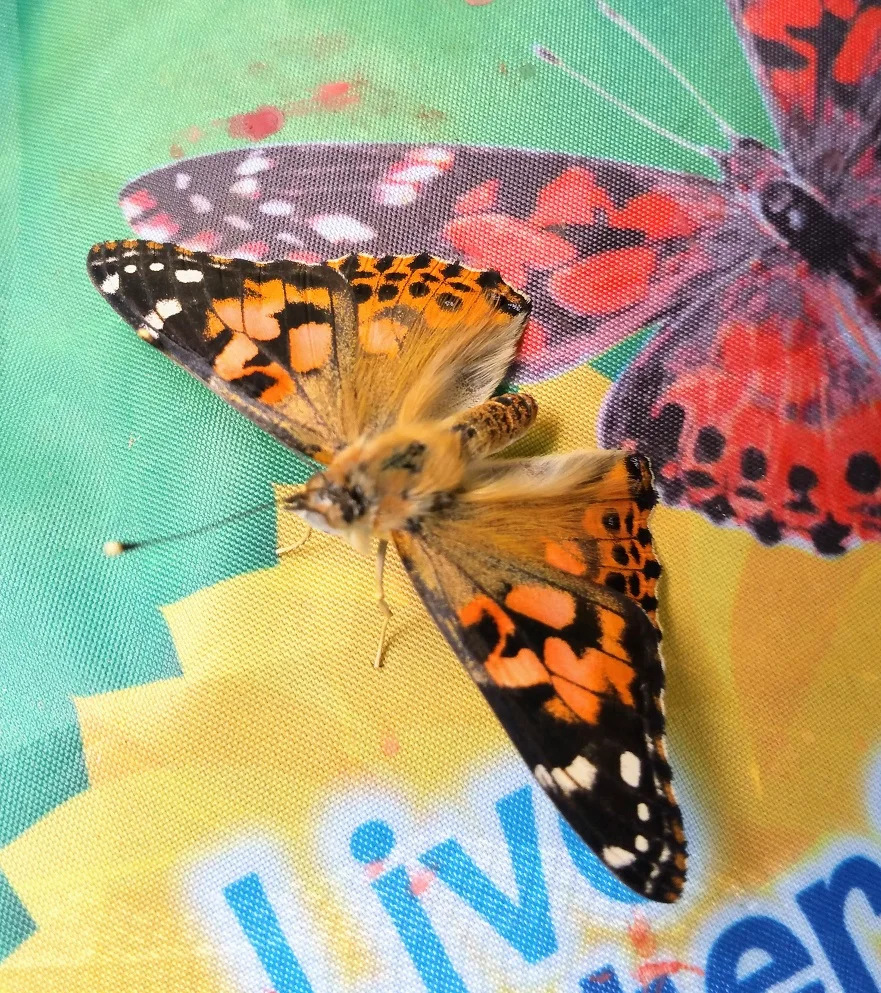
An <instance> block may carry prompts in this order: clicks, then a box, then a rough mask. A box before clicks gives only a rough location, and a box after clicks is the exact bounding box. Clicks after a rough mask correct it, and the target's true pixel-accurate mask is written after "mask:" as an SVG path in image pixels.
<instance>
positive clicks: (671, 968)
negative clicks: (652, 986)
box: [633, 959, 704, 986]
mask: <svg viewBox="0 0 881 993" xmlns="http://www.w3.org/2000/svg"><path fill="white" fill-rule="evenodd" d="M677 972H692V973H694V975H696V976H702V975H703V974H704V970H703V969H701V968H700V966H697V965H689V964H688V963H687V962H680V961H679V959H672V960H671V961H669V962H646V963H645V965H641V966H639V967H638V968H637V969H635V970H634V972H633V975H634V976H635V977H636V981H637V982H638V983H639V985H640V986H647V985H648V984H649V983H651V982H654V980H656V979H660V978H661V977H663V976H675V975H676V973H677Z"/></svg>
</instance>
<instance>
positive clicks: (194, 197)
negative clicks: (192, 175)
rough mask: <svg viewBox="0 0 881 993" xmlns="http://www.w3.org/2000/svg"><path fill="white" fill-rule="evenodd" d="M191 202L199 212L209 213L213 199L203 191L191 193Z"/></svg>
mask: <svg viewBox="0 0 881 993" xmlns="http://www.w3.org/2000/svg"><path fill="white" fill-rule="evenodd" d="M190 203H191V204H192V205H193V210H195V212H196V213H197V214H207V213H209V212H210V211H211V201H210V200H209V199H208V197H205V196H202V194H201V193H192V194H190Z"/></svg>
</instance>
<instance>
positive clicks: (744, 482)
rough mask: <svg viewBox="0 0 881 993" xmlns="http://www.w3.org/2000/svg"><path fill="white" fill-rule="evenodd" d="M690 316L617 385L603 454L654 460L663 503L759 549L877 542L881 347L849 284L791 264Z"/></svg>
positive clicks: (744, 282) (831, 549) (605, 422)
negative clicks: (751, 538) (616, 451)
mask: <svg viewBox="0 0 881 993" xmlns="http://www.w3.org/2000/svg"><path fill="white" fill-rule="evenodd" d="M688 318H689V319H690V321H691V323H690V325H685V326H683V325H682V324H681V323H676V322H672V323H671V324H670V325H668V326H667V327H665V328H664V329H663V331H662V332H661V333H660V334H659V335H658V336H657V337H656V338H655V339H654V340H653V341H652V342H651V344H650V345H649V347H648V348H647V349H645V351H644V352H643V353H642V354H641V355H640V356H638V358H637V359H636V360H635V361H634V362H633V363H632V364H631V365H630V367H628V369H627V370H626V371H625V373H624V374H623V375H622V377H621V378H620V379H619V380H618V382H617V383H616V384H615V385H614V386H613V388H612V390H611V391H610V393H609V394H608V395H607V397H606V399H605V401H604V404H603V408H602V411H601V417H600V429H599V430H600V441H601V444H604V445H609V446H624V447H628V448H634V449H636V450H639V451H644V452H646V453H648V454H649V455H650V457H651V459H652V465H653V467H654V469H655V472H656V478H657V482H658V486H659V489H660V491H661V494H662V496H663V498H664V500H665V502H666V503H668V504H671V505H674V506H675V505H680V506H685V507H690V508H691V509H694V510H698V511H700V512H701V513H703V514H704V515H705V516H706V517H707V518H708V519H709V520H711V521H712V522H713V523H715V524H721V525H725V524H728V525H732V524H737V525H740V526H744V527H746V528H748V529H749V530H750V531H751V532H752V533H753V534H754V535H755V536H756V537H757V538H758V539H759V540H760V541H762V542H763V543H765V544H768V545H773V544H776V543H778V542H780V541H781V540H789V541H795V542H796V543H799V544H803V545H805V546H807V547H809V548H812V549H813V550H815V551H817V552H818V553H820V554H823V555H838V554H841V553H842V552H844V551H845V550H846V549H847V548H849V547H852V546H853V545H854V544H857V543H859V542H860V541H877V540H879V539H881V367H879V363H878V355H877V349H878V348H879V346H881V339H879V335H878V329H877V327H876V326H874V325H873V322H871V321H870V320H869V319H868V318H867V315H866V313H865V311H864V309H863V308H862V307H861V306H859V305H858V304H857V303H856V302H855V299H854V296H853V294H852V293H851V292H850V291H849V288H847V287H845V286H843V285H841V284H840V281H839V280H838V278H837V277H835V276H833V275H826V276H825V277H824V276H822V275H819V274H817V273H812V272H809V271H806V267H805V266H804V265H802V264H798V263H797V262H789V263H785V264H780V265H777V266H775V267H773V268H768V269H765V270H761V269H758V270H752V271H750V272H749V273H747V274H745V275H744V276H742V277H741V278H740V279H739V280H737V281H735V282H734V283H733V284H732V285H731V286H730V287H727V288H726V289H725V291H724V292H723V293H721V294H720V296H719V298H718V299H716V300H711V299H710V300H707V301H706V302H705V304H704V306H703V307H701V308H700V309H697V310H695V311H694V312H693V313H691V314H689V315H688Z"/></svg>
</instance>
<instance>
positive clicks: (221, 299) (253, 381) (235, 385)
mask: <svg viewBox="0 0 881 993" xmlns="http://www.w3.org/2000/svg"><path fill="white" fill-rule="evenodd" d="M88 270H89V276H90V277H91V279H92V282H93V283H94V284H95V286H96V287H97V289H98V290H99V292H100V293H101V295H102V296H103V297H104V299H105V300H107V301H108V303H110V305H111V306H112V307H113V308H114V310H116V312H117V313H118V314H119V315H120V316H121V317H123V318H124V319H125V320H126V321H127V322H128V323H129V324H131V325H132V326H133V327H134V328H135V329H136V330H137V332H138V334H139V335H140V337H141V338H143V339H144V341H147V342H149V343H150V344H151V345H153V346H155V347H156V348H158V349H159V350H160V351H163V352H165V353H166V354H167V355H168V356H169V357H170V358H172V359H174V360H175V361H176V362H177V363H179V364H180V365H181V366H183V367H184V368H185V369H186V370H187V371H188V372H190V373H192V374H193V375H194V376H196V377H197V378H198V379H200V380H202V382H203V383H205V384H206V385H207V386H209V387H210V388H211V389H212V390H214V391H215V392H216V393H218V394H219V395H220V396H222V397H223V398H224V399H225V400H227V401H228V402H229V403H230V404H232V406H234V407H236V408H237V409H238V410H239V411H241V412H242V413H243V414H245V416H247V417H249V418H250V419H251V420H253V421H255V422H256V423H257V424H258V425H259V426H260V427H262V428H264V429H265V430H266V431H268V432H269V433H271V434H272V435H274V436H275V437H276V438H278V440H279V441H281V442H282V443H283V444H285V445H287V446H288V447H290V448H293V449H295V450H296V451H299V452H302V453H304V454H306V455H310V456H313V457H315V458H318V459H319V460H320V461H325V462H326V461H329V459H330V457H331V456H332V453H333V452H334V451H335V450H336V449H337V448H339V447H340V446H341V445H342V444H343V443H344V442H345V441H346V440H347V436H348V434H349V433H350V432H351V430H352V427H351V426H350V425H349V424H347V419H350V416H349V415H348V412H347V410H346V409H345V393H344V391H343V390H342V376H341V369H340V362H339V354H338V353H339V350H340V348H341V346H342V347H346V339H347V338H350V339H353V338H354V336H355V331H354V327H355V320H356V315H355V310H354V301H353V299H352V294H351V289H350V287H349V286H348V284H347V283H346V281H345V279H344V278H343V277H342V276H340V275H339V273H337V272H335V271H334V270H332V269H329V268H328V267H326V266H312V265H306V264H303V263H298V262H269V263H265V264H264V263H257V262H250V261H247V260H245V259H228V258H221V257H219V256H215V255H208V254H206V253H204V252H190V251H188V250H187V249H184V248H180V247H178V246H176V245H169V244H161V243H159V242H151V241H136V240H130V241H117V242H112V241H111V242H105V243H104V244H101V245H95V246H94V247H93V248H92V250H91V252H90V253H89V258H88Z"/></svg>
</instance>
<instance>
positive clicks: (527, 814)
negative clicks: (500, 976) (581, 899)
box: [419, 786, 557, 964]
mask: <svg viewBox="0 0 881 993" xmlns="http://www.w3.org/2000/svg"><path fill="white" fill-rule="evenodd" d="M496 811H497V813H498V816H499V821H500V822H501V825H502V832H503V833H504V836H505V841H506V843H507V846H508V852H509V854H510V856H511V866H512V868H513V870H514V880H515V882H516V884H517V894H518V897H519V903H514V901H513V900H511V899H510V897H508V896H506V895H505V894H504V893H503V892H502V891H501V890H500V889H499V888H498V887H497V886H496V885H495V884H494V883H493V882H491V881H490V879H489V878H488V877H487V876H486V874H485V873H484V872H482V871H481V870H480V869H479V868H478V867H477V865H476V864H475V863H474V860H473V859H472V858H471V857H470V856H469V855H466V854H465V851H464V850H463V848H462V846H461V845H460V844H459V842H458V841H455V840H453V839H452V838H451V839H450V840H448V841H444V842H441V844H439V845H435V846H434V848H430V849H429V850H428V851H427V852H425V854H424V855H421V856H420V857H419V861H420V862H421V863H422V864H423V865H424V866H425V867H426V868H427V869H431V870H432V871H433V872H434V873H435V874H436V875H437V877H438V878H439V879H440V880H441V882H443V883H444V884H445V885H446V886H448V887H449V888H450V889H451V890H452V891H453V892H454V893H455V894H456V895H457V896H458V897H461V899H462V900H464V901H465V903H467V904H468V906H469V907H471V908H472V909H473V910H475V911H476V912H477V913H478V914H479V915H480V916H481V917H482V918H483V919H484V920H485V921H486V922H487V923H488V924H489V925H490V927H492V928H493V930H494V931H496V932H497V933H498V934H499V935H501V937H502V938H504V939H505V941H507V942H508V944H509V945H511V946H513V948H515V949H516V950H517V951H518V952H519V953H520V954H521V955H522V956H523V958H524V959H525V960H526V961H527V962H529V963H530V964H534V963H536V962H540V961H541V960H542V959H544V958H547V957H548V956H549V955H551V954H553V953H554V952H555V951H556V950H557V938H556V935H555V934H554V926H553V924H552V922H551V915H550V907H549V905H548V893H547V887H546V885H545V878H544V872H543V870H542V864H541V852H540V851H539V848H538V833H537V831H536V826H535V811H534V809H533V805H532V789H531V787H529V786H524V787H523V788H522V789H519V790H515V792H513V793H510V794H509V795H508V796H506V797H502V799H501V800H499V801H498V802H497V803H496Z"/></svg>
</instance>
